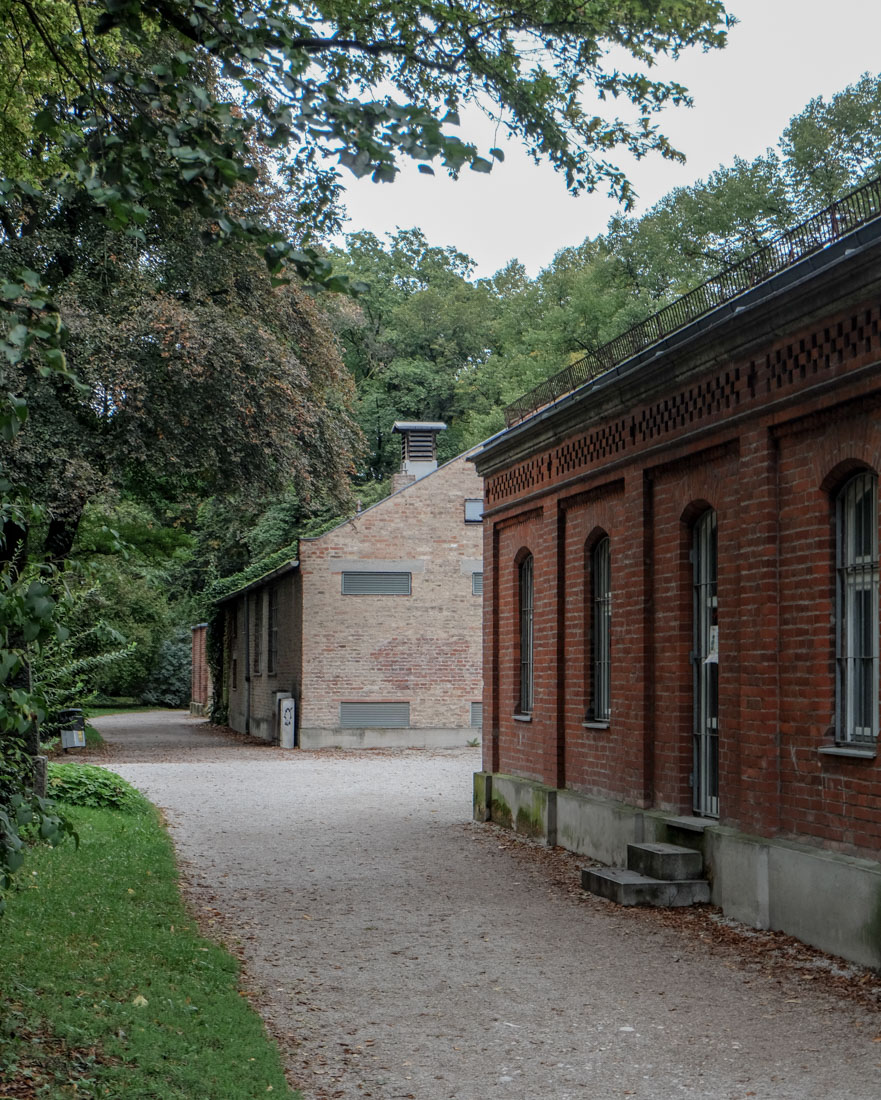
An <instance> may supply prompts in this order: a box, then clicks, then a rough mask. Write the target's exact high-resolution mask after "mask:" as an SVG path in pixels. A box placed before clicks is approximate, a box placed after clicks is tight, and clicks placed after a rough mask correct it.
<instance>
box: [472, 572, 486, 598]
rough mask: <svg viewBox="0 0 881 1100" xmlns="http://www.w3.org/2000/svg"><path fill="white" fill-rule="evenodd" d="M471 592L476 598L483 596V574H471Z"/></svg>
mask: <svg viewBox="0 0 881 1100" xmlns="http://www.w3.org/2000/svg"><path fill="white" fill-rule="evenodd" d="M471 592H472V594H473V595H475V596H482V595H483V573H472V574H471Z"/></svg>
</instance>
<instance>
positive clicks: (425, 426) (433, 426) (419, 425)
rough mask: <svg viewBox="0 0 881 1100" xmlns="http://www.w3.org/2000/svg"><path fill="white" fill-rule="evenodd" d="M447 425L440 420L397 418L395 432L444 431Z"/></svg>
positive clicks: (393, 429) (393, 428)
mask: <svg viewBox="0 0 881 1100" xmlns="http://www.w3.org/2000/svg"><path fill="white" fill-rule="evenodd" d="M446 429H447V426H446V424H444V423H443V422H442V421H440V420H396V421H395V422H394V424H393V425H392V431H393V432H444V431H446Z"/></svg>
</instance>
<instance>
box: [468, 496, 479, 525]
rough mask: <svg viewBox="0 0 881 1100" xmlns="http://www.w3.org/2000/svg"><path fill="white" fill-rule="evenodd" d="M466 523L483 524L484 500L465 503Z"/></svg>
mask: <svg viewBox="0 0 881 1100" xmlns="http://www.w3.org/2000/svg"><path fill="white" fill-rule="evenodd" d="M465 522H466V523H483V498H482V497H481V498H480V499H479V500H466V501H465Z"/></svg>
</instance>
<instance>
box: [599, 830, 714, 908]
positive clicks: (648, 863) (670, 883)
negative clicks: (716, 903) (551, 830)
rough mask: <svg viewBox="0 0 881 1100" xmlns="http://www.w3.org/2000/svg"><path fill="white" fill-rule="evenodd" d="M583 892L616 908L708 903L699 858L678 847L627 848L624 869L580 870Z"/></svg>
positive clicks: (630, 845)
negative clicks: (604, 900)
mask: <svg viewBox="0 0 881 1100" xmlns="http://www.w3.org/2000/svg"><path fill="white" fill-rule="evenodd" d="M581 885H582V887H583V888H584V889H585V890H588V891H590V893H592V894H598V895H599V896H600V897H603V898H608V899H609V900H610V901H614V902H617V904H618V905H656V906H661V907H665V908H666V907H673V906H680V905H697V904H700V903H703V902H708V901H709V900H710V884H709V883H708V882H707V880H706V879H705V878H704V877H703V856H702V855H701V853H700V852H698V851H696V850H695V849H694V848H684V847H682V846H681V845H679V844H628V845H627V867H626V868H624V867H602V868H597V867H584V868H583V869H582V871H581Z"/></svg>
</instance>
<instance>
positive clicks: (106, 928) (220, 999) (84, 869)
mask: <svg viewBox="0 0 881 1100" xmlns="http://www.w3.org/2000/svg"><path fill="white" fill-rule="evenodd" d="M137 802H138V805H137V808H136V810H135V812H128V813H125V812H121V811H119V810H106V809H101V810H96V809H86V808H84V807H76V808H70V809H69V813H70V815H71V817H72V818H73V820H74V823H75V826H76V828H77V831H78V832H79V835H80V842H81V843H80V848H79V851H74V848H73V845H72V844H69V843H66V844H65V845H63V846H62V847H60V848H58V849H54V850H51V849H47V848H43V847H39V848H36V849H34V850H33V851H31V852H29V853H28V857H27V860H26V863H25V866H24V868H23V870H22V871H21V872H19V874H18V876H17V878H18V879H19V887H18V889H17V890H15V891H14V892H12V893H11V894H10V896H9V906H8V909H7V911H6V915H5V916H4V917H3V918H0V1100H2V1098H4V1097H16V1098H18V1097H28V1098H30V1097H34V1098H36V1097H48V1098H59V1100H61V1098H66V1097H71V1098H73V1097H81V1098H97V1097H111V1098H113V1100H116V1098H118V1097H123V1096H124V1097H126V1098H127V1100H138V1098H143V1100H148V1098H149V1100H166V1098H167V1100H172V1098H174V1100H252V1098H255V1097H265V1096H267V1095H268V1094H271V1095H273V1096H275V1097H287V1098H289V1100H290V1098H294V1097H298V1096H299V1094H298V1093H292V1092H291V1091H290V1089H289V1088H288V1086H287V1084H286V1083H285V1079H284V1076H283V1074H282V1070H281V1062H280V1058H279V1054H278V1051H277V1049H276V1048H275V1046H274V1045H273V1044H272V1043H271V1042H270V1041H269V1039H268V1038H267V1036H266V1034H265V1033H264V1030H263V1025H262V1022H261V1020H260V1018H259V1017H258V1016H257V1015H256V1013H255V1012H253V1010H252V1009H251V1008H250V1006H249V1004H248V1002H247V1000H246V999H245V998H244V997H243V996H242V995H241V994H240V992H239V967H238V963H237V962H236V960H235V959H234V958H232V957H231V956H230V955H229V954H228V953H227V952H225V951H223V950H221V949H220V948H219V947H217V946H216V945H214V944H213V943H211V942H210V941H208V940H205V939H203V938H202V937H201V936H200V935H199V934H198V932H197V930H196V928H195V926H194V922H193V921H192V919H191V918H190V917H189V915H188V914H187V912H186V910H185V909H184V907H183V905H182V903H181V900H180V897H179V893H178V883H177V872H176V869H175V864H174V858H173V853H172V848H171V844H170V841H169V839H168V837H167V835H166V833H165V832H164V830H163V829H162V828H161V827H160V825H159V823H158V820H157V815H156V813H155V810H154V809H153V807H151V806H150V805H149V804H148V803H146V802H143V801H142V800H140V799H138V800H137Z"/></svg>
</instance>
